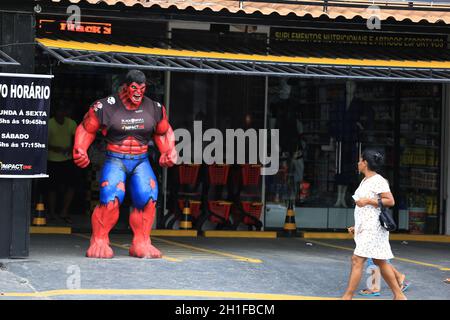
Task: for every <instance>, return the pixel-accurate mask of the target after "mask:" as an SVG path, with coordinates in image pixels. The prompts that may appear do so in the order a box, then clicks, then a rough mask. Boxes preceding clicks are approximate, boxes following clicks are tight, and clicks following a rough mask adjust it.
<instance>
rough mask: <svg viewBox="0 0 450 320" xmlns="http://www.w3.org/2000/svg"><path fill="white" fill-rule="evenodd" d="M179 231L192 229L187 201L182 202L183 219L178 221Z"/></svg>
mask: <svg viewBox="0 0 450 320" xmlns="http://www.w3.org/2000/svg"><path fill="white" fill-rule="evenodd" d="M180 229H182V230H189V229H192V217H191V208H190V207H189V201H188V200H187V199H186V201H185V202H184V208H183V217H182V219H181V221H180Z"/></svg>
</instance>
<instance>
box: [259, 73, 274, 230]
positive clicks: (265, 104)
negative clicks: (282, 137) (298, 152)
mask: <svg viewBox="0 0 450 320" xmlns="http://www.w3.org/2000/svg"><path fill="white" fill-rule="evenodd" d="M268 95H269V77H268V76H265V86H264V129H265V130H267V108H268V102H269V100H268ZM267 137H269V135H267ZM263 146H264V150H263V154H264V157H265V156H266V154H267V140H265V141H264V143H263ZM270 152H273V150H270ZM263 163H266V159H264V160H263ZM261 192H262V193H261V194H262V197H261V201H262V203H263V208H262V214H263V219H262V220H263V226H262V228H261V230H264V229H265V226H266V176H263V179H262V190H261Z"/></svg>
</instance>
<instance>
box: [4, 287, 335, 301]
mask: <svg viewBox="0 0 450 320" xmlns="http://www.w3.org/2000/svg"><path fill="white" fill-rule="evenodd" d="M65 295H70V296H78V295H83V296H84V295H88V296H89V295H90V296H92V295H101V296H103V295H116V296H139V295H141V296H169V297H198V298H228V299H251V300H338V298H330V297H314V296H298V295H288V294H270V293H250V292H233V291H207V290H179V289H78V290H70V289H66V290H49V291H40V292H5V293H3V295H2V297H29V298H45V297H55V296H65Z"/></svg>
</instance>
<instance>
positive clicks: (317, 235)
mask: <svg viewBox="0 0 450 320" xmlns="http://www.w3.org/2000/svg"><path fill="white" fill-rule="evenodd" d="M301 237H302V238H304V239H335V240H347V239H353V236H352V235H351V234H349V233H339V232H302V234H301ZM389 240H391V241H419V242H440V243H450V236H443V235H422V234H401V233H391V234H390V235H389Z"/></svg>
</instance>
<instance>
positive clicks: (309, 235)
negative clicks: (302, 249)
mask: <svg viewBox="0 0 450 320" xmlns="http://www.w3.org/2000/svg"><path fill="white" fill-rule="evenodd" d="M300 236H301V237H302V238H305V239H336V240H345V239H353V236H352V235H351V234H349V233H338V232H302V233H301V234H300Z"/></svg>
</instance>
